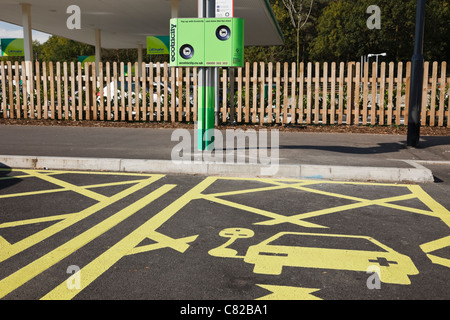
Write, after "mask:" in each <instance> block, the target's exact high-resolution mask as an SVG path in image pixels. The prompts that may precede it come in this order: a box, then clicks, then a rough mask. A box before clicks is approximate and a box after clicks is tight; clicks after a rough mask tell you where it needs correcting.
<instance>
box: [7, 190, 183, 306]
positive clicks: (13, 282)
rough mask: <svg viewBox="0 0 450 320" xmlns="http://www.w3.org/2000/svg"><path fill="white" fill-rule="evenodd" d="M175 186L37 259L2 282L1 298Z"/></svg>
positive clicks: (118, 213)
mask: <svg viewBox="0 0 450 320" xmlns="http://www.w3.org/2000/svg"><path fill="white" fill-rule="evenodd" d="M174 187H175V185H164V186H162V187H160V188H158V189H157V190H155V191H153V192H152V193H150V194H148V195H147V196H145V197H143V198H141V199H139V200H138V201H136V202H135V203H133V204H131V205H129V206H128V207H126V208H124V209H122V210H120V211H119V212H117V213H116V214H114V215H112V216H111V217H109V218H107V219H105V220H103V221H102V222H100V223H98V224H97V225H95V226H93V227H92V228H90V229H89V230H87V231H85V232H83V233H82V234H80V235H78V236H76V237H75V238H73V239H71V240H69V241H67V242H66V243H64V244H63V245H61V246H59V247H58V248H56V249H54V250H53V251H51V252H49V253H47V254H46V255H44V256H42V257H40V258H38V259H36V260H35V261H33V262H31V263H30V264H28V265H27V266H25V267H23V268H22V269H20V270H18V271H16V272H15V273H13V274H11V275H10V276H8V277H7V278H5V279H3V280H1V281H0V298H2V297H4V296H6V295H7V294H9V293H10V292H12V291H14V290H15V289H17V288H18V287H20V286H22V285H23V284H24V283H26V282H28V281H29V280H31V279H33V278H34V277H36V276H37V275H39V274H40V273H42V272H43V271H45V270H47V269H48V268H50V267H51V266H53V265H54V264H56V263H58V262H59V261H61V260H62V259H64V258H65V257H67V256H69V255H70V254H72V253H73V252H75V251H76V250H78V249H80V248H82V247H83V246H85V245H86V244H88V243H89V242H91V241H92V240H94V239H96V238H97V237H98V236H100V235H102V234H103V233H105V232H106V231H108V230H109V229H111V228H112V227H114V226H116V225H117V224H119V223H120V222H122V221H123V220H125V219H126V218H128V217H130V216H132V215H133V214H135V213H136V212H138V211H139V210H141V209H142V208H144V207H145V206H147V205H148V204H149V203H151V202H152V201H154V200H156V199H157V198H159V197H160V196H162V195H163V194H165V193H166V192H168V191H170V190H171V189H172V188H174Z"/></svg>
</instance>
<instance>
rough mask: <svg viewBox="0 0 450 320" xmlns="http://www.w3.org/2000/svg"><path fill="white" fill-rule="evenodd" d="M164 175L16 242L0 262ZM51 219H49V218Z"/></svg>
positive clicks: (143, 182)
mask: <svg viewBox="0 0 450 320" xmlns="http://www.w3.org/2000/svg"><path fill="white" fill-rule="evenodd" d="M163 176H164V175H154V176H152V177H150V178H147V179H145V180H143V181H141V182H139V183H138V184H135V185H134V186H131V187H129V188H127V189H125V190H123V191H121V192H119V193H117V194H115V195H113V196H112V197H110V198H106V199H104V200H103V201H100V202H98V203H96V204H94V205H92V206H90V207H89V208H86V209H84V210H82V211H80V212H78V213H76V214H73V215H68V216H67V217H66V219H64V220H62V221H60V222H57V223H55V224H54V225H51V226H49V227H48V228H46V229H44V230H41V231H39V232H37V233H35V234H33V235H31V236H29V237H27V238H25V239H23V240H21V241H18V242H16V243H14V244H13V245H11V247H9V248H8V250H2V251H0V262H1V261H4V260H6V259H8V258H10V257H12V256H14V255H16V254H18V253H19V252H22V251H23V250H25V249H28V248H30V247H31V246H34V245H35V244H37V243H39V242H41V241H43V240H45V239H47V238H49V237H51V236H53V235H54V234H56V233H58V232H60V231H62V230H64V229H66V228H68V227H70V226H71V225H73V224H75V223H77V222H79V221H81V220H83V219H85V218H87V217H89V216H90V215H92V214H94V213H96V212H98V211H100V210H102V209H104V208H106V207H107V206H109V205H111V204H113V203H116V202H117V201H120V200H122V199H123V198H125V197H127V196H129V195H131V194H132V193H134V192H137V191H139V190H141V189H142V188H145V187H146V186H148V185H150V184H152V183H154V182H155V181H157V180H159V179H160V178H162V177H163ZM49 219H51V217H50V218H49Z"/></svg>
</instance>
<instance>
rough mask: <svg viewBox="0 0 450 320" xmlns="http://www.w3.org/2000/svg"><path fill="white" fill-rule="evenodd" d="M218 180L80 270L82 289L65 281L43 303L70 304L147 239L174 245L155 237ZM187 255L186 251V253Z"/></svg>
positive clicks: (200, 186)
mask: <svg viewBox="0 0 450 320" xmlns="http://www.w3.org/2000/svg"><path fill="white" fill-rule="evenodd" d="M215 180H216V178H213V177H208V178H206V179H204V180H203V181H202V182H200V183H199V184H197V185H196V186H195V187H194V188H192V189H191V190H189V191H188V192H187V193H185V194H184V195H182V196H181V197H179V198H178V199H177V200H175V201H174V202H172V203H171V204H170V205H168V206H167V207H165V208H164V209H163V210H161V211H160V212H159V213H158V214H156V215H155V216H153V217H152V218H150V219H149V220H147V221H146V222H145V223H144V224H142V225H141V226H140V227H139V228H137V229H136V230H135V231H133V232H132V233H130V234H129V235H128V236H126V237H125V238H123V239H122V240H120V241H119V242H117V243H116V244H115V245H114V246H112V247H111V248H109V249H108V250H107V251H105V252H104V253H103V254H101V255H100V256H99V257H97V258H96V259H95V260H93V261H91V262H90V263H89V264H88V265H86V266H85V267H84V268H82V269H81V270H80V272H81V276H82V281H81V288H80V289H69V288H68V287H67V283H66V281H64V282H62V283H61V284H60V285H59V286H57V287H56V288H55V289H53V290H52V291H50V292H49V293H48V294H46V295H45V296H44V297H43V298H42V299H43V300H67V299H73V298H74V297H75V296H76V295H77V294H78V293H80V292H81V291H82V290H83V289H84V288H86V287H87V286H89V285H90V284H91V283H92V282H93V281H94V280H95V279H97V278H98V277H99V276H100V275H102V274H103V273H104V272H105V271H107V270H108V269H109V268H110V267H111V266H113V265H114V264H115V263H116V262H117V261H119V260H120V259H121V258H122V257H123V256H125V255H127V254H129V253H130V252H132V251H133V249H134V248H135V247H136V246H137V245H138V244H139V243H140V242H141V241H142V240H143V239H145V238H147V237H151V238H154V237H156V238H157V239H158V240H160V241H163V244H164V247H167V246H171V244H172V243H173V242H172V241H167V239H168V238H166V237H165V236H164V237H163V236H162V235H161V234H159V235H158V233H156V229H158V228H159V227H160V226H161V225H163V224H164V223H165V222H166V221H168V220H169V219H170V218H172V217H173V216H174V215H175V214H176V213H177V212H178V211H179V210H180V209H182V208H183V207H184V206H185V205H187V204H188V203H189V202H191V201H192V200H193V199H196V198H198V197H200V195H201V192H202V191H203V190H205V189H206V188H207V187H208V186H210V185H211V184H212V183H213V182H214V181H215ZM185 249H187V247H185V248H184V250H185ZM183 252H184V251H183Z"/></svg>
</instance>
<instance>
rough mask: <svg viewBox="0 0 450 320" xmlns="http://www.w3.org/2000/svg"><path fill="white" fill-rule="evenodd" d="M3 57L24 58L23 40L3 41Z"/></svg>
mask: <svg viewBox="0 0 450 320" xmlns="http://www.w3.org/2000/svg"><path fill="white" fill-rule="evenodd" d="M1 47H2V52H1V53H2V57H23V56H24V50H23V39H19V38H6V39H1Z"/></svg>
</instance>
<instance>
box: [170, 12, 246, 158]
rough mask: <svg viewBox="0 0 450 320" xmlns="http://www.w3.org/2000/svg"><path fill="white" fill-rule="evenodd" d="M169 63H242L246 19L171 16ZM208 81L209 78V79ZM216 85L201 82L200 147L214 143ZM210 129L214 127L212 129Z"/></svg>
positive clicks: (189, 65)
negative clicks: (174, 17)
mask: <svg viewBox="0 0 450 320" xmlns="http://www.w3.org/2000/svg"><path fill="white" fill-rule="evenodd" d="M169 59H170V65H171V66H174V67H201V68H209V69H213V68H216V67H242V66H243V64H244V20H243V19H240V18H176V19H171V20H170V58H169ZM207 83H208V81H207ZM214 90H215V87H214V86H210V85H204V86H203V85H201V84H199V86H198V112H197V117H198V119H197V136H198V138H197V148H198V150H206V149H207V148H208V147H211V146H212V142H213V133H212V132H211V131H212V130H211V129H214ZM210 130H211V131H210Z"/></svg>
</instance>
